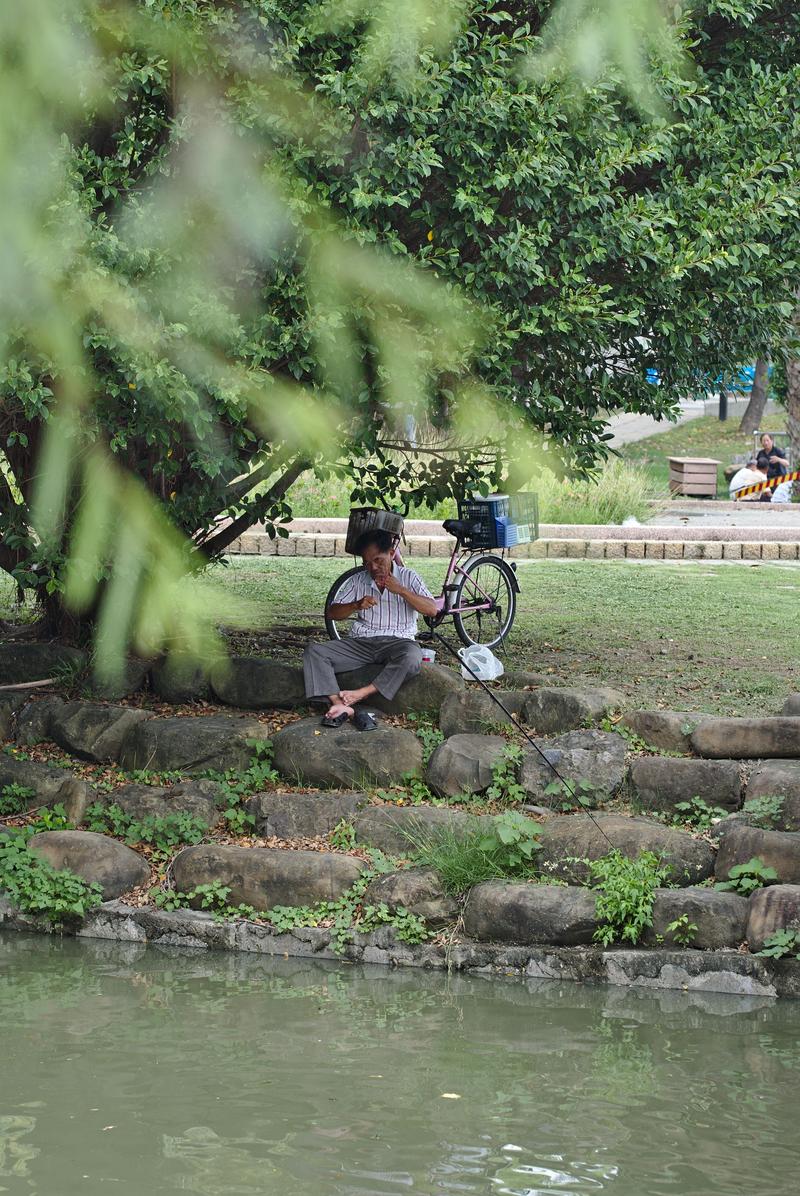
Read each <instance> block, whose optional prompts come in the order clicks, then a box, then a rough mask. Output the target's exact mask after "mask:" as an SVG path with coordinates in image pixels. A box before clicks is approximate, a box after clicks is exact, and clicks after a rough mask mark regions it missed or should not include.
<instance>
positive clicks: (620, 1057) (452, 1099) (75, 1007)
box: [0, 936, 800, 1196]
mask: <svg viewBox="0 0 800 1196" xmlns="http://www.w3.org/2000/svg"><path fill="white" fill-rule="evenodd" d="M0 1017H2V1020H3V1025H4V1026H6V1027H9V1026H13V1027H14V1031H13V1033H7V1035H6V1040H7V1046H6V1051H5V1057H4V1059H3V1063H2V1065H1V1066H2V1085H1V1086H0V1192H10V1193H12V1194H17V1193H20V1194H21V1193H23V1192H24V1193H25V1194H26V1196H70V1194H71V1193H78V1192H80V1193H88V1194H89V1196H92V1194H94V1193H100V1192H103V1193H106V1192H107V1191H108V1190H109V1187H110V1186H112V1185H114V1186H116V1187H117V1188H124V1189H127V1190H128V1191H130V1192H133V1193H136V1196H139V1194H140V1193H148V1194H149V1193H156V1194H157V1193H178V1192H194V1193H200V1194H203V1196H217V1194H222V1193H225V1194H228V1193H231V1194H241V1196H261V1194H262V1193H269V1194H272V1193H274V1194H275V1196H279V1194H280V1196H283V1194H284V1193H290V1194H291V1196H306V1194H308V1196H311V1194H312V1193H313V1194H314V1196H320V1194H322V1196H390V1194H393V1193H404V1192H410V1193H418V1194H424V1196H434V1194H435V1196H440V1194H445V1193H447V1194H450V1193H452V1194H453V1196H456V1194H462V1193H475V1194H478V1196H486V1194H490V1193H491V1194H495V1196H540V1194H544V1193H552V1192H559V1193H563V1194H567V1196H572V1194H574V1196H589V1194H592V1193H601V1192H602V1193H613V1194H614V1196H662V1194H663V1196H735V1194H737V1193H745V1192H747V1193H750V1192H756V1191H757V1192H758V1193H759V1194H760V1196H788V1193H789V1192H790V1191H793V1190H794V1189H793V1186H792V1185H791V1184H787V1180H786V1179H784V1177H789V1176H791V1175H793V1173H794V1166H795V1162H794V1146H795V1133H796V1130H795V1125H794V1113H793V1107H794V1105H793V1101H794V1098H795V1094H796V1080H797V1069H798V1066H800V1046H798V1045H797V1039H798V1034H797V1030H798V1023H799V1022H800V1009H798V1007H797V1006H795V1005H794V1004H791V1003H788V1002H787V1003H784V1004H777V1003H774V1002H769V1001H766V1000H762V999H758V1000H753V999H742V998H736V997H731V996H720V997H715V996H714V995H713V994H682V993H678V992H674V993H673V992H670V993H661V994H652V993H642V992H636V991H633V992H631V991H626V990H621V989H599V988H581V987H579V986H577V985H560V984H557V983H547V982H543V981H538V980H537V981H531V982H529V983H525V982H520V981H518V980H490V979H488V978H485V977H464V976H454V977H450V978H448V977H446V976H442V975H438V974H435V975H434V974H424V973H422V974H421V973H418V972H416V971H409V972H401V973H398V972H391V973H389V972H386V971H382V970H378V969H357V968H352V967H350V968H348V967H337V966H334V965H330V964H321V963H315V962H310V961H297V960H294V961H284V960H278V961H275V960H269V959H264V958H258V957H252V958H249V957H237V956H225V955H207V954H203V953H197V954H191V953H178V952H168V951H158V950H153V949H151V950H146V949H145V948H142V947H140V946H137V945H126V946H124V947H122V948H120V947H118V946H117V945H115V944H110V943H105V944H104V943H90V942H86V943H75V942H70V941H59V940H55V939H52V940H49V939H33V938H32V939H26V938H24V937H22V936H6V937H5V938H3V937H2V936H0ZM745 1126H746V1134H745V1133H744V1132H743V1130H744V1127H745Z"/></svg>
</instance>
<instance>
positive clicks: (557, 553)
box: [228, 526, 800, 561]
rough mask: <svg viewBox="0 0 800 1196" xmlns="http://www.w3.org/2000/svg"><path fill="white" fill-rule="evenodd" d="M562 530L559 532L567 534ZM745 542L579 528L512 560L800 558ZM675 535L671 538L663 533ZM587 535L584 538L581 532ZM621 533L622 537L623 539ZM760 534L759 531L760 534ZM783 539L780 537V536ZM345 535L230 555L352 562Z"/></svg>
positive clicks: (261, 540) (751, 539) (783, 531)
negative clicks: (600, 533) (601, 533)
mask: <svg viewBox="0 0 800 1196" xmlns="http://www.w3.org/2000/svg"><path fill="white" fill-rule="evenodd" d="M563 530H564V529H559V531H563ZM595 530H602V531H604V532H609V533H614V534H613V535H609V536H602V537H601V536H598V537H597V538H590V537H589V536H587V534H586V533H590V532H594V531H595ZM739 530H740V531H741V534H742V536H743V537H744V536H746V537H747V539H744V538H742V539H731V538H730V535H731V529H730V528H728V529H726V532H727V534H726V536H724V537H719V538H716V539H715V538H714V534H713V529H708V528H706V529H703V531H704V533H705V535H704V538H702V539H701V538H699V536H698V535H697V533H698V532H699V531H700V529H699V528H658V527H648V528H603V529H593V528H581V527H578V526H576V527H574V528H572V529H571V532H572V533H575V534H570V535H558V536H542V537H541V539H539V540H535V541H534V542H533V543H532V544H521V545H520V546H519V547H518V548H512V549H510V550H509V553H508V555H509V556H510V557H511V559H512V560H542V559H545V558H546V559H551V560H607V561H610V560H629V561H641V560H659V561H661V560H668V561H720V560H726V561H731V560H733V561H742V560H745V561H777V560H780V561H796V560H797V559H798V557H799V556H800V542H797V541H794V540H792V539H791V536H792V534H793V532H792V529H791V528H771V529H768V531H766V532H764V533H763V534H764V536H765V537H766V536H768V537H769V538H765V539H763V540H762V539H756V538H755V536H756V533H757V530H758V529H753V528H747V529H745V528H742V529H739ZM663 532H671V533H672V535H671V536H665V535H662V534H659V533H663ZM579 533H583V534H579ZM619 533H624V535H620V534H619ZM759 534H760V533H759ZM778 534H779V535H780V536H781V537H782V538H781V539H776V538H775V537H776V535H778ZM344 544H345V541H344V536H343V535H333V534H330V533H327V532H319V533H310V532H301V533H296V534H292V535H291V536H289V538H288V540H284V539H281V540H277V539H276V540H270V538H269V536H267V535H266V533H265V532H260V533H259V532H248V533H247V534H246V535H244V536H240V537H239V539H238V540H234V541H233V543H232V544H231V546H230V548H229V550H228V551H229V553H230V554H231V555H232V556H302V557H342V558H346V559H347V560H348V561H352V559H353V558H352V557H350V556H347V554H346V553H345V549H344ZM452 547H453V540H452V537H450V536H409V538H408V541H407V544H406V546H405V552H406V554H407V555H408V556H409V557H413V558H419V557H428V556H430V557H439V558H445V557H448V556H449V555H450V552H451V551H452Z"/></svg>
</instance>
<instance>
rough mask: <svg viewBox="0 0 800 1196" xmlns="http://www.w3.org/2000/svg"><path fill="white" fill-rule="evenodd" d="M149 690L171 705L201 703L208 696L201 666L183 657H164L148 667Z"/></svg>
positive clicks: (204, 675) (205, 679)
mask: <svg viewBox="0 0 800 1196" xmlns="http://www.w3.org/2000/svg"><path fill="white" fill-rule="evenodd" d="M150 688H151V689H152V691H153V693H154V694H156V696H157V697H159V698H161V699H162V700H163V701H164V702H171V703H172V704H173V705H175V706H177V705H182V704H183V703H185V702H202V701H204V700H205V699H206V698H207V697H208V696H209V694H210V692H211V691H210V689H209V684H208V677H207V676H206V670H205V668H204V667H203V666H202V665H198V664H195V662H194V661H192V660H187V659H185V658H183V657H169V656H168V657H165V658H162V659H161V660H157V661H156V662H155V663H154V664H153V665H151V667H150Z"/></svg>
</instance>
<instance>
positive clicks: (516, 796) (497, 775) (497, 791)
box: [486, 744, 528, 806]
mask: <svg viewBox="0 0 800 1196" xmlns="http://www.w3.org/2000/svg"><path fill="white" fill-rule="evenodd" d="M521 763H522V748H520V747H516V746H515V745H514V744H509V745H508V746H507V747H505V748H504V749H503V754H502V755H501V756H500V758H499V759H498V760H495V762H494V764H493V765H492V783H491V785H490V786H489V788H488V789H487V790H486V796H487V798H488V799H489V800H490V801H494V802H497V804H498V805H501V806H518V805H520V804H521V803H522V802H524V801H525V800H526V798H527V796H528V795H527V793H526V792H525V790H524V789H523V787H522V785H520V783H519V780H518V779H517V778H518V775H519V767H520V764H521Z"/></svg>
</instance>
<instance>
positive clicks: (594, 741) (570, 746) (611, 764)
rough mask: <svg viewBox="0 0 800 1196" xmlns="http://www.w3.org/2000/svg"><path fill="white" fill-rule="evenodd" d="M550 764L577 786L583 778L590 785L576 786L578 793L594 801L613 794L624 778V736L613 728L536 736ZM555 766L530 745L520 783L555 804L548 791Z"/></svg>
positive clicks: (530, 793) (533, 794)
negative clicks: (549, 736) (544, 736)
mask: <svg viewBox="0 0 800 1196" xmlns="http://www.w3.org/2000/svg"><path fill="white" fill-rule="evenodd" d="M536 742H537V745H538V747H539V749H540V751H541V752H543V753H544V755H545V757H546V759H547V761H549V764H551V765H552V766H553V768H556V769H557V770H558V772H559V773H560V774H561V776H562V777H563V778H564V779H565V780H566V781H570V782H571V783H572V784H573V785H574V786H579V785H580V782H581V781H584V782H586V785H588V786H590V788H588V789H586V788H584V789H577V790H576V794H577V795H578V796H580V797H582V798H583V799H584V800H585V801H586V802H588V803H590V804H592V805H594V804H595V803H596V802H597V801H598V800H599V801H602V800H605V799H606V798H608V797H612V796H613V795H614V794H615V793H616V792H617V790H618V789H619V788H620V786H621V785H622V782H623V780H624V779H625V747H626V745H625V740H624V739H623V738H622V736H621V735H617V734H616V733H615V732H613V731H568V732H567V733H566V735H559V736H557V737H555V738H553V739H540V740H537V741H536ZM553 768H551V767H549V765H548V764H547V763H545V761H544V760H543V759H542V757H541V756H540V755H539V752H537V751H535V750H534V749H533V748H528V749H527V750H526V752H525V756H524V758H523V762H522V769H521V771H520V783H521V784H522V786H523V788H524V789H525V791H526V793H527V794H528V796H529V797H530V798H532V799H534V800H536V801H544V802H545V803H546V804H551V805H552V804H553V799H552V797H551V796H550V795H549V794H546V793H545V790H546V789H547V787H548V785H551V784H552V783H553V782H554V781H557V780H558V777H557V776H556V775H555V773H554V772H553Z"/></svg>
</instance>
